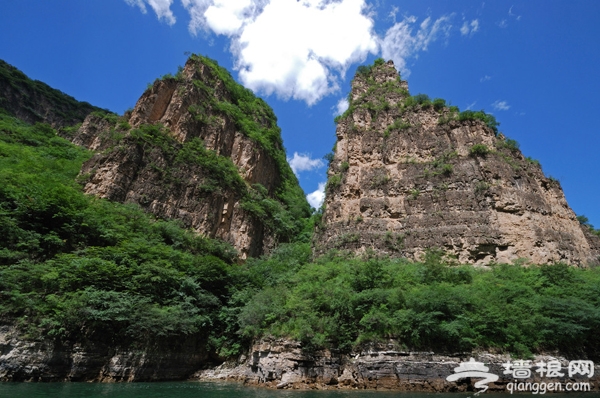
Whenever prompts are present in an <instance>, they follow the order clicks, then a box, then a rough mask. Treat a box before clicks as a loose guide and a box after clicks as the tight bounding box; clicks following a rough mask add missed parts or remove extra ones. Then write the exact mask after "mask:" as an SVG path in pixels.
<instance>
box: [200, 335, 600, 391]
mask: <svg viewBox="0 0 600 398" xmlns="http://www.w3.org/2000/svg"><path fill="white" fill-rule="evenodd" d="M390 343H392V344H389V345H388V346H385V345H381V346H373V347H371V348H370V349H367V350H364V351H362V352H356V353H353V354H349V355H344V354H339V353H334V352H330V351H317V352H313V353H307V352H304V351H303V350H302V348H301V345H300V344H299V343H298V342H296V341H289V340H283V339H272V340H269V339H265V340H263V341H260V342H258V343H256V344H255V345H254V346H253V347H252V349H251V351H250V354H249V356H248V357H247V358H246V357H242V358H241V361H240V362H241V363H239V364H229V365H227V364H224V365H221V366H219V367H217V368H215V369H209V370H203V371H199V372H198V373H196V374H195V375H194V378H196V379H200V380H236V381H242V382H244V383H246V384H249V385H259V386H266V387H272V388H292V389H366V388H368V389H378V390H402V391H429V392H465V391H479V389H478V388H475V386H474V384H475V383H476V382H477V381H479V380H481V378H480V379H478V378H464V379H459V380H457V381H447V380H446V378H447V377H448V376H450V375H452V374H455V370H454V369H455V368H456V367H458V366H459V365H460V363H461V362H465V361H469V360H470V358H474V359H475V360H477V361H479V362H483V363H484V364H485V366H487V367H488V372H489V373H493V374H495V375H498V376H499V379H498V380H497V381H496V382H494V383H489V384H487V386H488V389H489V390H490V391H506V385H507V383H510V382H513V381H515V379H514V378H513V377H512V376H508V375H505V374H504V370H505V368H504V367H503V366H502V364H504V363H507V362H508V361H514V360H515V359H514V358H513V359H511V358H510V357H509V356H508V355H494V354H489V353H458V354H454V355H451V356H450V355H438V354H434V353H432V352H404V351H398V350H397V349H395V348H394V344H393V342H390ZM577 359H579V358H577ZM550 360H559V361H560V362H561V366H562V373H563V374H565V376H564V377H558V378H545V377H544V378H541V377H540V374H539V373H536V371H535V370H536V369H537V367H536V366H535V363H539V362H540V361H545V362H548V361H550ZM568 363H569V361H568V360H566V359H565V358H554V357H551V356H547V355H544V356H542V355H540V356H536V357H535V358H534V360H532V361H531V365H532V368H531V370H532V377H531V378H528V379H521V380H517V381H525V382H530V383H532V382H538V383H539V382H546V383H547V382H561V383H563V384H565V383H567V382H573V381H581V382H590V385H591V389H592V390H597V389H598V379H599V377H598V370H600V367H598V366H596V369H595V371H594V376H593V377H592V378H591V379H590V378H589V377H587V376H583V377H580V376H579V375H577V377H575V376H574V377H573V378H572V379H569V377H568V372H567V366H568Z"/></svg>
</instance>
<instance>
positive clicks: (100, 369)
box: [0, 326, 208, 382]
mask: <svg viewBox="0 0 600 398" xmlns="http://www.w3.org/2000/svg"><path fill="white" fill-rule="evenodd" d="M207 360H208V354H207V352H206V348H205V344H204V343H203V342H199V341H196V340H194V339H186V340H183V341H176V342H174V341H163V342H157V343H154V344H149V345H145V346H142V347H138V348H137V349H133V348H127V349H121V348H119V346H118V344H115V343H114V342H113V343H112V344H110V343H109V342H101V341H86V342H77V343H69V342H65V343H58V342H56V341H50V340H31V339H24V338H23V336H22V334H21V333H20V332H19V331H18V330H17V329H16V328H15V327H13V326H0V381H104V382H117V381H161V380H185V379H187V378H189V377H190V376H191V375H192V374H193V373H194V372H195V371H197V370H198V369H199V368H200V367H201V366H203V365H206V363H207Z"/></svg>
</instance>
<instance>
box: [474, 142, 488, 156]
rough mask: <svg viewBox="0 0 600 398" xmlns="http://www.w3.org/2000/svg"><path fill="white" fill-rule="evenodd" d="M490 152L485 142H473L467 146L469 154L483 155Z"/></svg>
mask: <svg viewBox="0 0 600 398" xmlns="http://www.w3.org/2000/svg"><path fill="white" fill-rule="evenodd" d="M488 153H490V148H488V147H487V145H485V144H475V145H473V146H472V147H471V148H469V154H470V155H471V156H485V155H487V154H488Z"/></svg>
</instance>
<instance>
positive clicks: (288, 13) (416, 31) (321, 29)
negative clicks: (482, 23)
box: [125, 0, 479, 106]
mask: <svg viewBox="0 0 600 398" xmlns="http://www.w3.org/2000/svg"><path fill="white" fill-rule="evenodd" d="M125 1H126V2H127V4H129V5H131V6H137V7H139V8H140V10H141V11H142V12H143V13H146V12H147V11H146V8H147V6H148V5H149V6H150V7H152V9H153V10H154V11H155V13H156V15H157V16H158V18H159V19H164V20H165V21H166V22H167V23H168V24H170V25H172V24H174V23H175V17H174V15H173V13H172V11H171V5H172V3H173V0H125ZM180 1H181V5H182V6H183V7H184V8H185V10H186V11H187V12H188V13H189V15H190V22H189V25H188V29H189V31H190V33H191V34H192V35H197V34H198V33H199V32H202V31H204V32H206V33H214V34H217V35H225V36H227V37H229V39H230V47H229V50H230V51H231V52H232V54H233V56H234V60H235V64H234V68H235V69H236V70H237V71H239V78H240V80H241V82H242V84H244V85H245V86H246V87H248V88H250V89H252V90H253V91H255V92H260V93H262V94H266V95H271V94H275V95H277V96H278V97H280V98H282V99H290V98H293V99H298V100H302V101H305V102H306V103H307V104H308V105H309V106H310V105H313V104H315V103H316V102H318V101H319V100H320V99H321V98H323V97H324V96H326V95H330V94H332V93H334V92H337V91H339V82H340V79H342V78H344V76H345V73H346V71H347V70H348V68H349V67H350V66H351V65H353V64H356V63H359V62H363V61H364V60H365V59H366V58H367V56H368V55H369V54H376V53H378V52H379V51H381V55H382V57H383V58H385V59H392V60H393V61H394V63H395V64H396V68H397V69H398V70H400V71H401V72H402V73H403V74H404V75H405V77H406V76H408V75H409V74H410V71H409V69H408V68H407V60H408V59H410V58H411V57H414V58H416V57H418V53H419V52H421V51H427V49H428V46H429V45H430V44H431V43H432V42H434V41H437V40H444V39H445V40H447V39H448V37H449V36H450V31H451V28H452V24H451V20H452V18H453V16H454V14H448V15H444V16H442V17H440V18H437V19H435V20H434V19H432V18H431V17H428V18H426V19H424V20H423V21H422V22H421V23H420V24H417V18H416V17H414V16H409V17H406V18H404V19H403V20H402V21H400V22H396V21H395V18H396V15H397V13H398V12H399V9H398V8H397V7H392V9H391V12H390V14H389V17H390V18H393V19H394V22H395V23H394V25H393V26H392V27H391V28H390V29H388V31H387V32H386V33H385V36H384V37H383V38H381V37H379V36H378V35H377V34H376V33H375V31H374V20H373V18H374V15H375V11H374V8H373V7H374V6H372V5H368V4H367V0H235V1H234V0H180ZM463 27H464V28H465V29H467V33H466V34H473V33H474V32H476V31H478V30H479V21H478V20H477V19H475V20H472V21H471V22H468V23H467V22H465V25H464V26H463ZM462 31H463V29H461V32H462Z"/></svg>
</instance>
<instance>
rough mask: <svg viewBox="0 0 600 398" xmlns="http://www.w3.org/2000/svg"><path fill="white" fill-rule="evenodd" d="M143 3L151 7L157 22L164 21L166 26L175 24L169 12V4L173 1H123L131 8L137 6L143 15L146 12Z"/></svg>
mask: <svg viewBox="0 0 600 398" xmlns="http://www.w3.org/2000/svg"><path fill="white" fill-rule="evenodd" d="M144 1H145V2H146V3H148V5H149V6H150V7H152V9H153V10H154V12H155V13H156V16H157V17H158V19H159V20H161V19H164V20H165V21H166V22H167V24H168V25H173V24H175V22H176V19H175V16H174V15H173V12H172V11H171V3H173V0H125V2H126V3H127V4H129V5H130V6H132V7H134V6H138V7H139V8H140V10H141V11H142V13H143V14H145V13H146V12H147V11H146V4H145V3H144Z"/></svg>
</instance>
